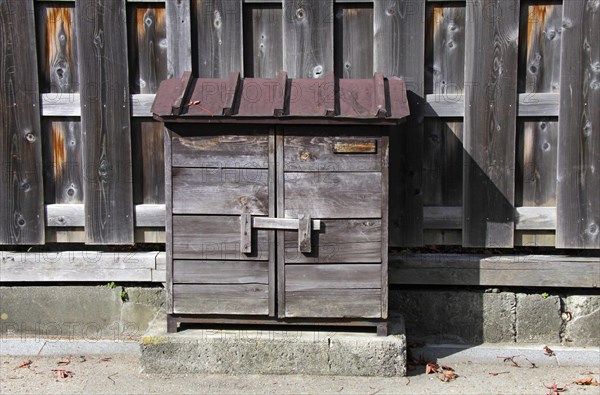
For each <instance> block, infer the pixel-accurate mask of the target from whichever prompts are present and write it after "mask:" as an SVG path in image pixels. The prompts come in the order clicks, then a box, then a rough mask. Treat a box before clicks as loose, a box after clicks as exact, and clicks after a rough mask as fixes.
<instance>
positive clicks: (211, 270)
mask: <svg viewBox="0 0 600 395" xmlns="http://www.w3.org/2000/svg"><path fill="white" fill-rule="evenodd" d="M169 134H170V135H171V147H170V148H171V151H172V152H171V157H172V163H171V166H170V169H171V173H172V174H171V176H170V178H171V184H172V185H167V189H168V190H169V191H171V193H172V196H171V200H172V216H171V218H172V224H171V225H172V229H171V232H170V233H171V236H169V235H167V237H172V240H167V244H168V246H167V249H168V251H167V252H169V241H171V247H170V248H172V250H171V253H172V267H171V270H172V275H171V277H172V280H171V286H172V289H171V292H172V312H173V313H176V314H243V315H271V316H273V315H274V314H275V239H274V233H273V231H271V230H263V229H260V230H253V231H252V236H254V237H252V239H251V240H252V245H251V247H252V248H251V253H243V252H242V251H241V248H240V244H241V238H240V218H241V215H242V214H249V215H251V216H261V217H268V216H274V215H275V194H274V186H275V179H274V178H275V177H274V175H275V173H274V171H275V170H274V165H275V163H274V144H275V135H274V131H273V130H272V129H268V128H256V127H246V128H244V127H241V128H240V127H239V126H227V127H220V126H219V125H217V126H214V125H193V126H189V127H181V128H178V129H177V131H176V132H175V131H171V132H170V133H169ZM166 143H167V144H168V141H167V142H166ZM165 159H166V158H165ZM168 167H169V166H167V168H168ZM167 171H169V170H168V169H167ZM168 179H169V175H167V180H168ZM169 203H170V201H169V199H168V196H167V205H168V204H169ZM167 219H169V218H167Z"/></svg>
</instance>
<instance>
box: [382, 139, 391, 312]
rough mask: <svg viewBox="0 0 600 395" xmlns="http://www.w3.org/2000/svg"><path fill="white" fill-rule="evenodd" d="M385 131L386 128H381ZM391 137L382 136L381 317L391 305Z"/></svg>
mask: <svg viewBox="0 0 600 395" xmlns="http://www.w3.org/2000/svg"><path fill="white" fill-rule="evenodd" d="M380 130H381V131H382V132H385V130H384V128H380ZM389 144H390V139H389V136H388V135H387V134H384V135H383V136H382V138H381V145H382V152H381V318H383V319H387V318H388V307H389V293H390V287H389V281H388V276H389V269H388V266H389V265H388V251H389V241H388V240H389V234H388V233H389V230H388V229H389V217H390V216H389V204H390V184H389V178H390V169H389V165H390V145H389Z"/></svg>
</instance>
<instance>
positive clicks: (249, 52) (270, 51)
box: [244, 2, 284, 78]
mask: <svg viewBox="0 0 600 395" xmlns="http://www.w3.org/2000/svg"><path fill="white" fill-rule="evenodd" d="M282 25H283V18H282V10H281V2H279V4H256V5H255V4H252V5H247V6H245V7H244V75H245V76H246V77H255V78H275V77H277V74H278V73H279V72H280V71H281V70H283V69H284V67H283V31H282Z"/></svg>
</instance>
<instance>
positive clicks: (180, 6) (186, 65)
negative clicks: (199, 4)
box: [165, 0, 192, 78]
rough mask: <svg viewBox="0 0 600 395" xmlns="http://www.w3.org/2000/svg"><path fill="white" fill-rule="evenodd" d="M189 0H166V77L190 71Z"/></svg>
mask: <svg viewBox="0 0 600 395" xmlns="http://www.w3.org/2000/svg"><path fill="white" fill-rule="evenodd" d="M190 7H191V6H190V0H166V3H165V12H166V14H167V16H166V29H167V78H173V77H178V78H179V77H181V76H182V75H183V73H184V72H185V71H192V27H191V26H192V22H191V21H192V18H191V8H190Z"/></svg>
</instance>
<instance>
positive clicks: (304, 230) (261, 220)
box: [240, 214, 321, 254]
mask: <svg viewBox="0 0 600 395" xmlns="http://www.w3.org/2000/svg"><path fill="white" fill-rule="evenodd" d="M240 225H241V227H240V229H241V243H240V249H241V252H242V253H244V254H249V253H251V252H252V228H254V229H273V230H297V231H298V251H300V252H304V253H310V252H311V233H312V230H313V229H314V230H321V221H320V220H318V219H311V217H310V215H303V214H299V215H298V218H297V219H296V218H269V217H252V215H251V214H242V215H241V217H240Z"/></svg>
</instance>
